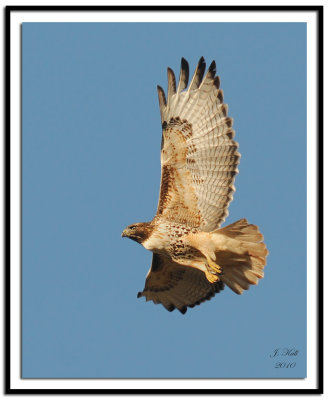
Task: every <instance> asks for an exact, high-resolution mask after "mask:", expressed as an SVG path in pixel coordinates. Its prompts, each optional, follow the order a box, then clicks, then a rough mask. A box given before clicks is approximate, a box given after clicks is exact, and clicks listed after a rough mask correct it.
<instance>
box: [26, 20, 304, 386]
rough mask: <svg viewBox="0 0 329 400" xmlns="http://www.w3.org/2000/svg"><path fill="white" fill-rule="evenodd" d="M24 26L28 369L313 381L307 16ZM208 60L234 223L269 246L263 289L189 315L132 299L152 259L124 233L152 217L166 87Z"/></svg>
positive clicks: (38, 373) (32, 372)
mask: <svg viewBox="0 0 329 400" xmlns="http://www.w3.org/2000/svg"><path fill="white" fill-rule="evenodd" d="M22 32H23V36H22V37H23V47H22V52H23V57H22V66H23V68H22V69H23V83H22V96H23V107H22V109H23V129H22V171H23V179H22V190H23V221H22V222H23V225H22V228H23V254H22V288H23V297H22V300H23V312H22V319H23V330H22V345H23V352H22V361H23V368H22V371H23V377H25V378H43V377H44V378H47V377H53V378H61V377H66V378H111V377H112V378H116V377H123V378H124V377H127V378H170V377H174V378H206V377H209V378H227V377H230V378H232V377H242V378H266V377H287V378H288V377H305V376H306V25H305V24H301V23H300V24H297V23H288V24H282V23H272V24H269V23H266V24H265V23H254V24H253V23H248V24H246V23H244V24H243V23H239V24H237V23H235V24H233V23H212V24H190V23H184V24H164V23H163V24H127V23H126V24H121V23H118V24H106V23H101V24H91V23H90V24H78V23H74V24H73V23H72V24H62V23H56V24H55V23H53V24H49V23H42V24H37V23H24V24H23V31H22ZM201 56H204V57H205V59H206V62H207V65H209V64H210V62H211V61H212V60H213V59H214V60H216V63H217V72H218V74H219V76H220V78H221V87H222V89H223V91H224V100H225V102H227V103H228V105H229V115H230V116H231V117H233V118H234V128H235V130H236V140H237V141H238V142H239V145H240V148H239V149H240V152H241V154H242V158H241V162H240V166H239V170H240V173H239V175H238V177H237V179H236V189H237V190H236V193H235V196H234V200H233V202H232V203H231V205H230V209H229V211H230V215H229V217H228V218H227V220H226V222H225V224H226V223H227V224H228V223H232V222H234V221H236V220H238V219H240V218H244V217H245V218H247V219H248V220H249V222H251V223H254V224H257V225H259V227H260V229H261V231H262V233H263V234H264V236H265V241H266V244H267V246H268V248H269V251H270V255H269V257H268V265H267V266H266V269H265V278H264V279H263V280H261V281H260V283H259V285H258V286H257V287H252V288H251V289H250V290H249V291H247V292H245V293H244V294H243V295H242V296H238V295H236V294H234V293H233V292H231V291H230V290H229V289H228V288H226V289H225V290H224V291H223V292H222V293H220V294H218V295H217V296H216V297H215V298H214V299H212V300H211V301H210V302H207V303H204V304H202V305H201V306H199V307H195V308H194V309H189V310H188V312H187V313H186V314H185V315H181V314H180V313H179V312H178V311H174V312H172V313H169V312H168V311H166V310H165V309H164V308H163V307H162V306H160V305H157V306H156V305H154V304H153V303H151V302H149V303H145V300H144V298H143V299H137V298H136V295H137V292H138V291H140V290H141V289H143V287H144V281H145V276H146V273H147V271H148V269H149V266H150V263H151V258H152V255H151V253H150V252H147V251H146V250H145V249H143V248H142V247H141V246H140V245H138V244H137V243H134V242H132V241H129V240H127V239H122V238H121V231H122V230H123V228H124V227H125V226H126V225H128V224H130V223H133V222H138V221H148V220H151V219H152V218H153V216H154V214H155V211H156V206H157V201H158V193H159V183H160V142H161V123H160V113H159V109H158V99H157V94H156V85H157V84H160V85H161V86H163V87H164V88H166V86H167V82H166V68H167V67H168V66H170V67H172V68H173V69H174V71H175V72H176V75H177V74H178V72H179V66H180V59H181V57H185V58H186V59H187V60H188V62H189V64H190V70H191V71H193V70H194V68H195V66H196V64H197V61H198V59H199V58H200V57H201ZM225 224H224V225H225ZM276 348H280V349H284V348H295V349H297V350H298V351H299V352H298V355H297V356H286V357H283V356H280V357H279V358H276V359H273V358H271V357H270V355H271V354H272V352H273V350H274V349H276ZM276 362H286V363H287V364H288V363H289V362H295V363H296V364H295V366H294V368H276ZM281 365H282V364H281Z"/></svg>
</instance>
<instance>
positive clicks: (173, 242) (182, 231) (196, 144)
mask: <svg viewBox="0 0 329 400" xmlns="http://www.w3.org/2000/svg"><path fill="white" fill-rule="evenodd" d="M205 69H206V63H205V60H204V58H203V57H201V59H200V60H199V62H198V65H197V67H196V70H195V72H194V75H193V77H192V79H191V83H190V85H189V86H188V80H189V65H188V62H187V61H186V60H185V59H184V58H182V60H181V69H180V76H179V80H178V85H176V79H175V74H174V72H173V71H172V69H171V68H168V94H167V98H166V95H165V93H164V90H163V89H162V88H161V87H160V86H158V87H157V89H158V97H159V106H160V114H161V123H162V143H161V184H160V196H159V202H158V208H157V212H156V215H155V217H154V218H153V220H152V221H151V222H141V223H136V224H132V225H129V226H128V227H127V228H126V229H124V231H123V232H122V236H123V237H128V238H130V239H132V240H134V241H136V242H138V243H140V244H141V245H143V246H144V247H145V248H146V249H147V250H150V251H152V252H153V260H152V265H151V268H150V270H149V272H148V274H147V277H146V282H145V287H144V290H143V291H142V292H139V293H138V294H137V297H142V296H144V297H145V298H146V301H149V300H152V301H153V302H154V303H155V304H159V303H161V304H162V305H163V306H164V307H165V308H166V309H167V310H168V311H173V310H174V309H178V310H179V311H180V312H181V313H183V314H184V313H185V312H186V310H187V307H194V306H195V305H198V304H200V303H202V302H204V301H205V300H209V299H211V298H212V297H213V296H215V294H216V293H218V292H220V291H221V290H223V289H224V286H225V285H227V286H228V287H229V288H230V289H232V290H233V291H234V292H235V293H237V294H242V292H243V291H244V290H247V289H248V288H249V285H256V284H257V283H258V280H259V279H260V278H263V276H264V274H263V269H264V266H265V265H266V256H267V254H268V251H267V249H266V246H265V244H264V243H263V235H262V234H261V233H260V232H259V229H258V227H257V226H256V225H251V224H249V223H248V221H247V220H246V219H240V220H239V221H237V222H234V223H233V224H231V225H228V226H225V227H224V228H221V227H220V226H221V224H222V223H223V222H224V220H225V218H226V216H227V215H228V211H227V209H228V206H229V203H230V202H231V200H232V198H233V192H234V191H235V188H234V179H235V176H236V174H237V173H238V168H237V167H238V164H239V159H240V154H239V152H238V143H237V142H236V141H234V140H233V137H234V133H235V132H234V130H233V129H232V125H233V119H232V118H230V117H228V106H227V104H224V101H223V91H222V90H221V89H220V80H219V77H218V76H216V63H215V61H213V62H212V63H211V64H210V66H209V68H208V70H207V72H206V74H205ZM187 86H188V87H187Z"/></svg>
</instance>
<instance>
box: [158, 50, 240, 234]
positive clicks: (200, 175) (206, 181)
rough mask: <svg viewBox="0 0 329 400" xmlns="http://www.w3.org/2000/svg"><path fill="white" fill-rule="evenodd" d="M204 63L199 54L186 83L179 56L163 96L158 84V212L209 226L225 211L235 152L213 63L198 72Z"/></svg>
mask: <svg viewBox="0 0 329 400" xmlns="http://www.w3.org/2000/svg"><path fill="white" fill-rule="evenodd" d="M205 67H206V64H205V61H204V58H203V57H201V59H200V61H199V63H198V66H197V68H196V70H195V73H194V75H193V77H192V80H191V83H190V86H189V87H188V88H187V84H188V76H189V67H188V63H187V61H186V60H185V59H184V58H182V63H181V71H180V77H179V82H178V87H177V90H176V80H175V75H174V73H173V71H172V70H171V69H170V68H168V95H167V99H166V96H165V93H164V91H163V89H162V88H161V87H160V86H158V96H159V105H160V114H161V122H162V146H161V147H162V149H161V166H162V171H161V186H160V196H159V203H158V210H157V217H161V218H163V219H165V220H168V221H172V222H178V223H182V224H185V225H188V226H190V227H194V228H198V229H200V230H202V231H206V232H209V231H212V230H214V229H216V228H218V227H219V226H220V225H221V223H222V222H223V221H224V220H225V218H226V216H227V215H228V211H227V208H228V205H229V203H230V201H231V200H232V197H233V192H234V191H235V188H234V177H235V175H236V174H237V173H238V169H237V166H238V163H239V158H240V154H239V153H238V151H237V149H238V144H237V143H236V142H235V141H234V140H232V138H233V137H234V130H233V129H232V125H233V120H232V118H229V117H228V116H227V111H228V107H227V105H226V104H224V103H223V92H222V90H221V89H219V77H218V76H216V63H215V61H213V62H212V63H211V65H210V67H209V69H208V71H207V73H206V75H205V77H204V78H203V76H204V72H205ZM186 88H187V89H186ZM184 89H186V90H184Z"/></svg>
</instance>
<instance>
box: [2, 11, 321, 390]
mask: <svg viewBox="0 0 329 400" xmlns="http://www.w3.org/2000/svg"><path fill="white" fill-rule="evenodd" d="M17 11H19V12H22V11H24V12H29V11H46V12H53V11H63V12H68V11H81V12H93V11H110V12H116V11H136V12H139V11H157V12H160V11H176V12H181V11H184V12H187V11H188V12H202V11H223V12H224V11H239V12H241V11H263V12H271V11H283V12H289V11H294V12H298V11H300V12H302V11H313V12H315V13H316V15H317V94H318V99H317V100H318V113H317V122H318V125H317V180H318V182H317V183H318V185H317V190H318V192H317V230H318V243H317V264H318V265H317V271H318V274H317V288H318V290H317V310H318V315H317V323H318V326H317V343H318V346H317V373H318V375H317V387H316V388H314V389H238V388H235V389H208V390H205V389H67V390H65V389H15V388H12V387H11V384H10V382H11V376H10V366H11V353H10V334H11V332H10V307H11V304H10V282H11V275H10V266H11V264H10V262H11V260H10V230H11V221H10V201H11V198H10V137H11V136H10V135H11V130H10V129H11V127H10V111H11V110H10V99H11V87H10V68H11V64H10V43H11V37H10V21H11V15H12V13H15V12H17ZM4 150H5V164H4V165H5V186H4V189H5V236H4V237H5V363H4V365H5V394H14V395H15V394H16V395H17V394H185V395H186V394H195V395H197V394H245V395H248V394H265V395H266V394H288V395H296V394H322V393H323V6H7V7H6V8H5V146H4Z"/></svg>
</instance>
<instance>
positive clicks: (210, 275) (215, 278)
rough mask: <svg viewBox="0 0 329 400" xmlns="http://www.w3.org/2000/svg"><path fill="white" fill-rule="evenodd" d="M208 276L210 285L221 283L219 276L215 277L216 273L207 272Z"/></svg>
mask: <svg viewBox="0 0 329 400" xmlns="http://www.w3.org/2000/svg"><path fill="white" fill-rule="evenodd" d="M205 274H206V278H207V280H208V281H209V282H210V283H215V282H218V281H219V278H218V276H217V275H215V274H214V273H212V272H210V271H205Z"/></svg>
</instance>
